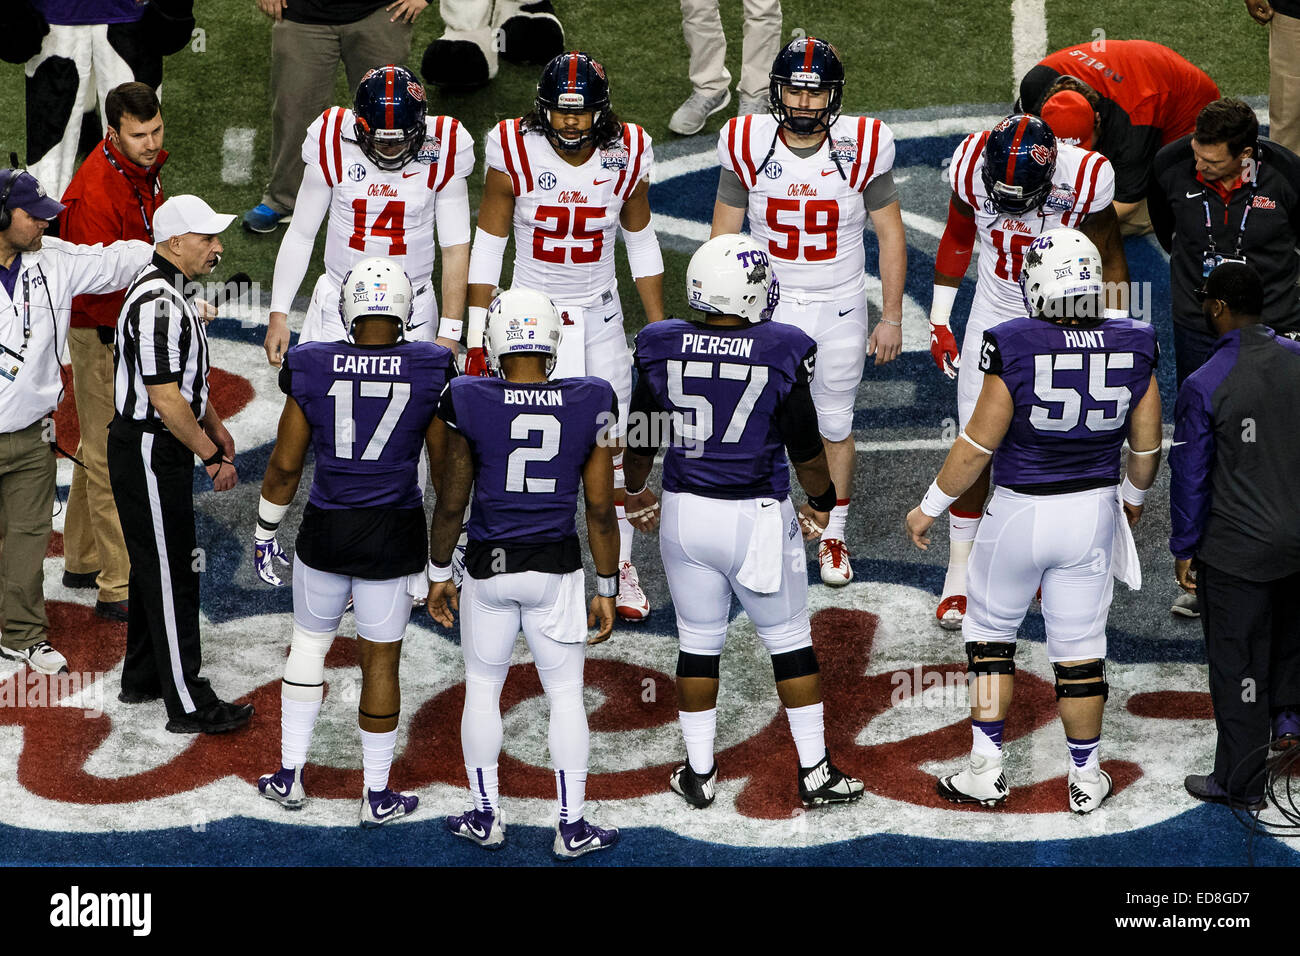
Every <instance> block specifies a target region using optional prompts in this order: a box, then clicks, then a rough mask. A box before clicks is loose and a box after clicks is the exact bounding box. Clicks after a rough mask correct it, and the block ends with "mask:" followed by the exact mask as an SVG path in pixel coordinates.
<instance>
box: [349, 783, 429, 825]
mask: <svg viewBox="0 0 1300 956" xmlns="http://www.w3.org/2000/svg"><path fill="white" fill-rule="evenodd" d="M419 805H420V798H419V797H417V796H416V795H415V794H413V793H402V792H400V791H397V790H393V789H392V788H391V787H390V788H386V789H384V790H369V789H368V790H366V795H365V796H364V797H362V798H361V825H362V826H363V827H379V826H383V825H384V824H385V823H388V822H390V821H392V820H396V819H397V818H398V817H405V816H410V815H411V814H412V813H414V812H415V808H416V807H417V806H419Z"/></svg>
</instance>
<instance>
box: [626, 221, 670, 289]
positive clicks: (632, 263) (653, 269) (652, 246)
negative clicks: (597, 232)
mask: <svg viewBox="0 0 1300 956" xmlns="http://www.w3.org/2000/svg"><path fill="white" fill-rule="evenodd" d="M619 228H620V229H622V227H621V226H620V227H619ZM622 231H623V242H624V243H625V244H626V245H627V264H628V266H629V267H630V268H631V270H632V278H633V279H644V278H645V277H646V276H657V275H662V274H663V271H664V257H663V254H662V253H661V252H660V251H659V238H658V237H657V236H656V235H655V227H654V222H653V221H652V222H650V223H649V224H647V225H646V227H645V228H644V229H641V230H639V231H637V232H628V231H627V230H626V229H622Z"/></svg>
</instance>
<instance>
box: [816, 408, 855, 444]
mask: <svg viewBox="0 0 1300 956" xmlns="http://www.w3.org/2000/svg"><path fill="white" fill-rule="evenodd" d="M817 429H818V431H820V432H821V436H822V438H824V439H825V440H826V441H829V442H837V441H844V439H846V438H848V437H849V436H850V435H852V434H853V402H852V400H850V401H849V404H848V407H847V408H839V407H836V408H832V409H828V410H827V411H826V413H825V414H824V415H823V414H822V412H821V410H820V409H819V410H818V412H817Z"/></svg>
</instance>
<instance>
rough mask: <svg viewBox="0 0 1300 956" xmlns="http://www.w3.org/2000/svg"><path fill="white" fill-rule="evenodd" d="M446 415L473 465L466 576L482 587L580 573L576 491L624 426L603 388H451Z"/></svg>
mask: <svg viewBox="0 0 1300 956" xmlns="http://www.w3.org/2000/svg"><path fill="white" fill-rule="evenodd" d="M438 415H439V417H441V418H442V420H443V421H445V422H446V423H447V425H448V427H449V428H451V429H453V430H454V431H456V432H458V433H459V434H461V435H462V436H464V438H465V440H466V442H468V444H469V448H470V452H471V453H472V455H473V458H474V504H473V507H472V508H471V509H470V518H469V527H468V529H467V533H468V535H469V545H468V546H467V548H466V550H465V570H466V572H468V573H469V574H470V576H471V577H474V578H477V579H479V580H482V579H484V578H488V577H491V576H492V575H494V574H506V573H514V572H518V571H542V572H547V573H567V572H569V571H576V570H578V569H579V568H581V567H582V552H581V550H580V548H579V545H578V531H577V523H576V521H575V518H576V514H577V507H578V490H579V486H580V485H581V483H582V472H583V469H584V467H585V466H586V464H587V459H588V458H590V457H591V453H592V450H593V449H594V448H595V447H596V443H597V442H598V441H600V440H601V438H602V435H604V433H605V431H606V429H607V428H609V427H610V426H611V425H612V424H613V423H614V422H615V421H617V418H618V407H617V405H616V400H615V398H614V389H613V388H612V387H611V386H610V384H609V383H608V382H606V381H604V380H603V379H598V378H561V379H556V380H554V381H550V382H530V383H522V382H508V381H506V380H504V379H499V378H478V377H476V376H466V375H462V376H461V377H459V378H455V379H452V382H451V387H450V388H448V389H447V391H446V393H445V394H444V395H443V398H442V404H441V405H440V406H439V409H438Z"/></svg>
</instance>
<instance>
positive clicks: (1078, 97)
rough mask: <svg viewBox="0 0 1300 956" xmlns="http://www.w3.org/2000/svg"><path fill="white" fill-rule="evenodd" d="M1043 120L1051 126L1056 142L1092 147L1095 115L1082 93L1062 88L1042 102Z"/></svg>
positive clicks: (1086, 147)
mask: <svg viewBox="0 0 1300 956" xmlns="http://www.w3.org/2000/svg"><path fill="white" fill-rule="evenodd" d="M1043 120H1044V121H1045V122H1046V123H1047V125H1048V126H1050V127H1052V132H1053V133H1055V134H1056V141H1057V142H1058V143H1069V144H1071V145H1074V146H1082V147H1083V148H1084V149H1091V148H1092V130H1093V125H1094V123H1095V117H1094V116H1093V112H1092V104H1090V103H1089V102H1088V100H1087V98H1085V97H1084V96H1083V94H1082V93H1076V92H1074V90H1062V91H1061V92H1059V93H1056V94H1054V95H1053V96H1052V98H1051V99H1049V100H1048V101H1047V102H1046V103H1044V104H1043Z"/></svg>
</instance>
